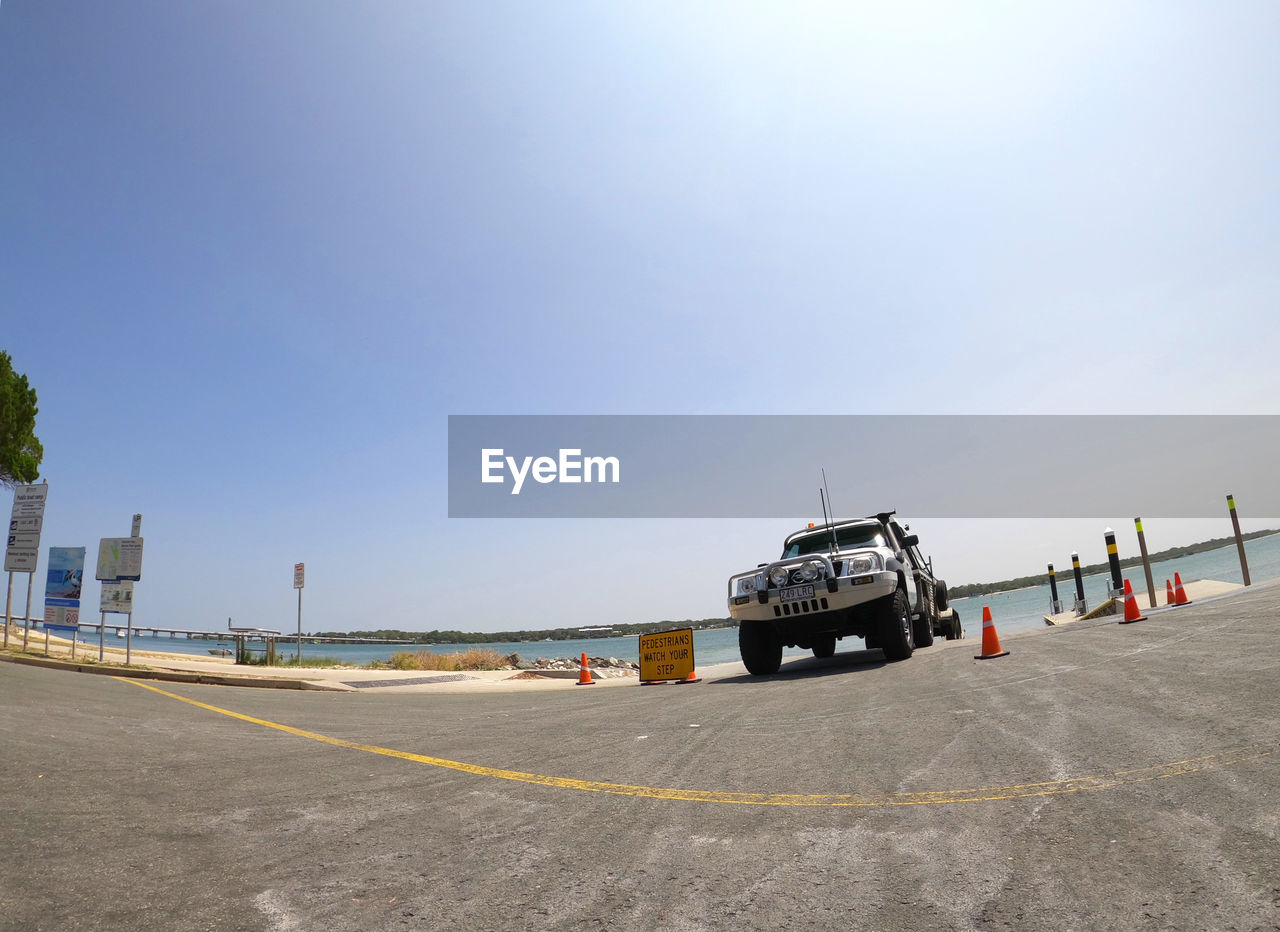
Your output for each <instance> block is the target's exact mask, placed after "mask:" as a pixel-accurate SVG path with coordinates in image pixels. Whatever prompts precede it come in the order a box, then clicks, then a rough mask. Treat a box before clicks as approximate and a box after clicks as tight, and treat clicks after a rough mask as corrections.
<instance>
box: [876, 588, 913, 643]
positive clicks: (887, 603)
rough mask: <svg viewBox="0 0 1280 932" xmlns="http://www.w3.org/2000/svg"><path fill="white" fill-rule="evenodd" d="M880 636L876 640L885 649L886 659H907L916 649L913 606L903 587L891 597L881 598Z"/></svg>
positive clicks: (878, 624)
mask: <svg viewBox="0 0 1280 932" xmlns="http://www.w3.org/2000/svg"><path fill="white" fill-rule="evenodd" d="M877 628H878V631H877V633H878V634H879V637H878V638H876V640H877V641H878V642H879V644H880V649H881V650H882V651H884V659H885V660H906V659H907V658H908V657H910V656H911V652H912V651H913V650H914V649H915V640H914V639H913V638H912V636H911V633H912V632H911V606H910V605H909V604H908V603H907V594H906V593H905V592H903V591H902V590H901V589H899V590H897V591H896V592H895V593H894V594H893V595H892V596H891V597H889V598H886V599H881V600H880V617H879V619H878V623H877Z"/></svg>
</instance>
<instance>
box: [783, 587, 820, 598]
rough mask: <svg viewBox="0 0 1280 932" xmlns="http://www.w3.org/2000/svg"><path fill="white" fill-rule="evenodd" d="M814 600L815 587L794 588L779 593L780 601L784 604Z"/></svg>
mask: <svg viewBox="0 0 1280 932" xmlns="http://www.w3.org/2000/svg"><path fill="white" fill-rule="evenodd" d="M812 598H813V586H792V587H791V588H790V589H781V590H779V591H778V599H779V600H780V601H783V602H799V601H800V600H801V599H812Z"/></svg>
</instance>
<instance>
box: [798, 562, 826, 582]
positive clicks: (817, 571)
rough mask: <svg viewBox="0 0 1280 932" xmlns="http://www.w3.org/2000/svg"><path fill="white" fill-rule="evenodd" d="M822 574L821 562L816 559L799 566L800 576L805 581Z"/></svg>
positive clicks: (812, 579)
mask: <svg viewBox="0 0 1280 932" xmlns="http://www.w3.org/2000/svg"><path fill="white" fill-rule="evenodd" d="M821 575H822V564H821V563H819V562H818V561H817V560H810V561H809V562H808V563H806V564H805V565H804V566H802V567H800V578H801V579H803V580H804V581H805V582H813V581H814V580H815V579H817V578H818V577H819V576H821Z"/></svg>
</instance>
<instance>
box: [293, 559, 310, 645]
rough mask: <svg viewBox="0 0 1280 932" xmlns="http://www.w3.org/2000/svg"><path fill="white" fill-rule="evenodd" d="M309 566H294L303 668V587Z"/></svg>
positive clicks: (301, 564) (299, 641)
mask: <svg viewBox="0 0 1280 932" xmlns="http://www.w3.org/2000/svg"><path fill="white" fill-rule="evenodd" d="M306 577H307V565H306V564H305V563H295V564H293V588H295V589H297V590H298V666H302V587H303V586H304V585H305V584H306Z"/></svg>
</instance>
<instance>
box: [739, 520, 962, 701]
mask: <svg viewBox="0 0 1280 932" xmlns="http://www.w3.org/2000/svg"><path fill="white" fill-rule="evenodd" d="M893 515H894V513H893V512H883V513H881V514H878V515H875V516H873V517H869V518H857V519H854V520H852V521H839V522H833V523H830V524H823V525H818V526H815V525H809V526H808V527H807V528H804V529H802V530H799V531H796V532H795V533H794V534H791V535H789V536H788V537H787V539H786V540H785V541H783V543H782V556H781V557H780V558H779V559H777V560H774V561H773V562H772V563H761V564H760V565H759V566H757V567H756V568H755V569H754V570H751V571H749V572H746V573H738V574H736V575H734V576H731V577H730V578H729V614H730V615H732V616H733V619H734V620H735V621H737V623H738V649H739V650H740V652H741V653H742V662H743V663H744V664H746V667H747V670H748V671H749V672H750V673H752V674H753V675H755V676H764V675H767V674H770V673H776V672H777V671H778V667H779V666H780V665H781V664H782V648H783V647H784V646H785V647H803V648H807V649H810V650H812V651H813V654H814V656H815V657H830V656H831V655H832V654H834V653H835V649H836V641H837V640H839V639H840V638H845V637H860V638H863V639H864V640H865V641H866V646H867V647H868V648H876V647H878V648H880V650H882V651H884V656H885V659H886V660H906V659H907V658H908V657H910V656H911V653H912V651H913V650H915V648H917V647H928V646H929V645H930V644H932V643H933V638H934V635H935V634H936V635H941V636H943V637H945V638H947V639H948V640H952V639H955V638H960V637H964V628H963V627H961V625H960V616H959V614H957V613H956V611H955V609H953V608H949V607H948V605H947V585H946V583H944V582H942V581H941V580H939V579H935V578H934V576H933V567H932V565H931V564H930V562H929V561H927V560H925V559H924V558H923V557H921V556H920V551H919V549H918V544H919V542H920V541H919V538H918V537H917V536H916V535H914V534H909V533H907V532H908V530H909V528H904V527H903V526H901V525H900V524H899V523H898V522H897V521H896V520H895V519H894V517H893Z"/></svg>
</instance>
